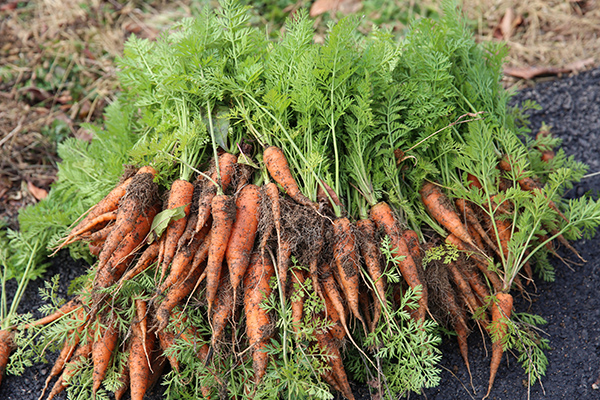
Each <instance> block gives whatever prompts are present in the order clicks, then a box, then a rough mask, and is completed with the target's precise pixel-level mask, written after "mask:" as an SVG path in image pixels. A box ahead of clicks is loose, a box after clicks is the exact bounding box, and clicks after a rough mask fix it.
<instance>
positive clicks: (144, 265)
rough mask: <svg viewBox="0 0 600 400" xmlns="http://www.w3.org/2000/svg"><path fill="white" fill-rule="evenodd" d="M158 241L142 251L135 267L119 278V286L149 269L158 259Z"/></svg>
mask: <svg viewBox="0 0 600 400" xmlns="http://www.w3.org/2000/svg"><path fill="white" fill-rule="evenodd" d="M158 246H159V244H158V242H156V241H155V242H152V244H150V246H148V247H146V250H144V252H143V253H142V255H141V256H140V258H139V259H138V260H137V262H136V263H135V265H134V266H133V268H131V269H129V270H128V271H127V272H126V273H125V274H124V275H123V276H122V277H121V279H119V288H120V287H121V286H123V283H125V282H127V281H129V280H131V279H133V278H135V277H136V276H138V275H139V274H141V273H142V272H144V271H145V270H147V269H148V268H149V267H150V266H151V265H152V263H154V262H155V261H156V257H158Z"/></svg>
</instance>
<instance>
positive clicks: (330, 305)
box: [321, 273, 352, 338]
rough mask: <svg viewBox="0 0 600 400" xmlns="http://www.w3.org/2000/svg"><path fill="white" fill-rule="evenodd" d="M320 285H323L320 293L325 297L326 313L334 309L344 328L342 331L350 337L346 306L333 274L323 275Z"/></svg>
mask: <svg viewBox="0 0 600 400" xmlns="http://www.w3.org/2000/svg"><path fill="white" fill-rule="evenodd" d="M321 285H322V286H323V289H322V293H323V299H325V305H326V306H327V307H326V310H327V313H328V314H329V313H330V312H333V311H335V313H336V314H337V316H338V318H339V321H340V324H341V326H342V328H343V329H344V332H346V335H348V337H349V338H351V337H352V335H351V334H350V330H349V329H348V322H347V320H346V315H347V314H346V308H345V307H344V302H343V299H342V295H341V294H340V292H339V290H338V288H337V285H336V283H335V279H334V277H333V274H331V273H329V274H326V275H325V276H323V277H322V279H321ZM332 310H333V311H332Z"/></svg>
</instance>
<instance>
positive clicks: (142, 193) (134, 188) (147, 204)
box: [98, 173, 158, 270]
mask: <svg viewBox="0 0 600 400" xmlns="http://www.w3.org/2000/svg"><path fill="white" fill-rule="evenodd" d="M153 180H154V175H153V174H152V173H143V174H140V173H138V174H136V175H135V176H134V177H133V178H132V180H131V183H130V184H129V186H128V187H127V193H125V196H123V198H122V199H121V202H120V203H119V209H118V212H117V219H116V221H115V228H114V229H113V230H112V231H111V233H110V235H109V236H108V237H107V238H106V241H105V243H104V246H103V247H102V251H101V252H100V256H99V257H98V259H99V265H98V270H101V269H102V268H103V267H104V265H105V264H106V263H107V262H108V261H109V260H110V259H111V257H112V256H113V253H114V251H115V250H116V248H117V247H118V246H119V245H120V244H121V242H122V241H123V239H124V238H125V236H127V235H128V234H129V233H130V232H132V231H135V230H136V229H135V228H136V225H137V224H139V223H143V219H144V218H146V217H147V216H148V213H149V210H153V209H154V207H153V206H154V205H155V203H156V200H158V185H157V184H156V183H154V182H153ZM154 215H156V213H154V214H153V215H152V216H151V217H152V218H149V220H150V223H152V219H153V218H154ZM149 228H150V225H148V229H149ZM146 233H147V232H146ZM144 236H145V234H144ZM136 239H137V240H138V243H141V241H142V240H143V239H144V237H141V238H140V237H138V238H136ZM120 256H121V257H122V256H123V254H121V255H120Z"/></svg>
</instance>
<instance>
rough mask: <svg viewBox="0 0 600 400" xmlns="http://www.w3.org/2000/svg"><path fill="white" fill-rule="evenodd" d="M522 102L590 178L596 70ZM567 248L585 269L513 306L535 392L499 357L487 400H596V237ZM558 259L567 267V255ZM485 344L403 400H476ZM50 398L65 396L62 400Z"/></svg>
mask: <svg viewBox="0 0 600 400" xmlns="http://www.w3.org/2000/svg"><path fill="white" fill-rule="evenodd" d="M525 100H534V101H536V102H537V103H538V104H540V105H541V107H542V110H540V111H532V112H531V113H530V115H531V123H532V125H531V128H532V131H533V132H537V130H538V129H539V127H540V125H541V123H542V122H545V123H546V124H548V125H551V126H552V132H553V134H555V135H557V136H559V137H561V138H562V139H563V148H564V149H565V151H566V152H567V153H568V154H572V155H574V156H575V158H576V159H577V160H579V161H583V162H585V163H586V164H588V165H589V166H590V172H596V171H600V140H599V139H600V69H596V70H592V71H587V72H585V73H581V74H580V75H577V76H573V77H569V78H565V79H561V80H555V81H551V82H545V83H540V84H538V85H536V86H535V87H534V88H532V89H525V90H522V91H521V92H519V93H518V94H517V95H516V96H515V98H514V100H513V101H514V103H515V104H518V103H521V102H523V101H525ZM586 192H591V193H592V194H593V196H594V197H596V198H597V197H598V192H600V175H599V176H596V177H591V178H586V179H584V180H583V181H582V182H581V183H580V184H579V185H577V186H576V187H575V188H574V189H573V190H572V191H571V193H569V196H572V197H577V196H581V195H582V194H583V193H586ZM575 248H576V249H577V250H578V251H579V252H580V253H581V255H582V256H583V257H584V258H585V259H586V260H587V261H588V262H587V263H585V264H582V265H565V264H563V263H561V262H560V261H558V260H557V261H556V262H555V263H554V264H555V267H556V281H555V282H551V283H547V282H537V288H536V289H537V290H535V289H533V288H531V289H528V290H530V291H531V292H532V293H531V296H532V298H533V301H532V302H531V303H529V302H528V301H526V300H525V299H523V298H520V297H517V299H516V310H517V311H520V312H522V311H527V312H530V313H533V314H537V315H540V316H542V317H543V318H545V319H546V320H547V321H548V323H547V324H546V325H545V326H544V327H543V329H544V331H545V332H546V333H547V337H548V339H549V340H550V346H551V350H548V351H547V353H546V354H547V356H548V359H549V366H548V371H547V374H546V377H545V378H544V379H543V382H542V384H543V386H541V385H540V384H536V385H535V386H533V387H531V388H530V389H529V390H528V388H527V385H526V382H527V377H526V375H525V374H524V372H523V369H522V368H521V366H520V365H519V364H518V363H517V362H516V359H515V357H513V356H510V357H506V356H505V357H504V358H503V362H502V365H501V367H500V370H499V372H498V375H497V377H496V382H495V384H494V389H493V391H492V395H491V396H490V397H489V398H490V399H493V400H513V399H528V398H530V399H532V400H535V399H544V400H559V399H560V400H563V399H582V400H583V399H600V391H598V390H593V389H592V387H591V386H592V383H593V382H594V381H595V380H596V379H597V378H598V375H599V374H600V236H597V237H595V238H594V239H592V240H580V241H578V242H576V243H575ZM560 253H561V254H562V255H563V256H564V257H566V258H568V259H571V260H573V259H574V257H573V256H572V255H571V254H568V253H567V252H564V251H561V252H560ZM84 271H85V266H83V265H82V264H81V263H77V262H73V261H72V260H71V259H70V258H69V257H68V255H67V253H65V252H62V253H59V255H58V256H57V257H55V259H54V260H53V264H52V266H51V267H50V268H49V269H48V272H47V274H46V276H47V277H51V276H53V275H55V274H57V273H60V274H61V283H62V290H63V293H62V294H63V295H66V288H67V287H68V283H69V282H70V281H71V280H72V279H73V278H75V277H76V276H79V275H81V274H82V273H83V272H84ZM41 285H42V282H41V281H36V282H33V283H32V284H30V286H29V289H28V292H27V294H26V296H25V298H24V299H23V301H22V303H21V306H20V312H26V311H31V310H34V309H36V308H37V307H38V306H39V303H40V300H39V297H38V295H37V288H38V287H40V286H41ZM11 289H12V290H11ZM7 293H14V288H12V287H9V288H7ZM9 296H10V295H9ZM485 336H486V335H482V334H481V333H479V332H477V331H475V332H473V333H472V334H471V336H470V338H469V348H470V362H471V370H472V371H473V387H471V385H470V383H469V377H468V374H467V372H466V368H465V367H464V363H463V361H462V358H461V357H460V354H459V352H458V349H457V346H456V344H455V341H454V340H453V339H447V338H445V339H444V341H443V344H442V353H443V359H442V362H441V367H442V368H443V370H442V374H441V378H442V381H441V384H440V386H439V387H437V388H434V389H430V390H426V391H425V393H424V394H423V395H420V396H417V395H414V394H412V395H411V396H410V398H412V399H423V400H425V399H427V400H429V399H432V400H433V399H435V400H454V399H471V398H473V399H481V398H482V397H483V396H484V395H485V392H486V389H487V381H488V375H489V353H488V352H489V351H490V343H489V341H488V340H485V344H486V346H485V347H484V346H483V341H484V339H483V338H484V337H485ZM486 349H487V350H486ZM486 351H487V352H486ZM50 368H51V367H50V365H48V364H39V365H34V366H33V367H30V368H28V369H27V370H26V372H25V374H24V375H23V376H7V377H5V379H4V381H3V383H2V386H1V387H0V400H2V399H7V400H13V399H14V400H34V399H37V398H38V396H39V394H40V391H41V388H42V386H43V382H44V380H45V377H46V374H47V373H48V372H49V370H50ZM364 393H365V390H364V388H356V394H357V397H360V398H362V399H366V398H368V397H367V396H365V395H364ZM528 396H529V397H528ZM161 397H162V396H161V390H160V388H159V387H158V388H155V389H154V390H153V392H152V393H150V394H149V395H148V396H147V398H149V399H160V398H161ZM58 398H59V399H64V398H66V396H65V395H64V394H63V395H61V396H59V397H58Z"/></svg>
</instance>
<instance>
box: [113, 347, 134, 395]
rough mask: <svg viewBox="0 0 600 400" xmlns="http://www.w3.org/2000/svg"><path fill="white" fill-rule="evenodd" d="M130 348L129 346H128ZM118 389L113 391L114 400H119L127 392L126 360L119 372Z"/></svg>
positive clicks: (127, 369)
mask: <svg viewBox="0 0 600 400" xmlns="http://www.w3.org/2000/svg"><path fill="white" fill-rule="evenodd" d="M130 347H131V346H130ZM119 383H120V385H119V387H118V388H117V390H116V391H115V400H121V399H122V398H123V396H125V393H127V391H128V390H129V360H127V361H126V362H125V363H124V364H123V366H122V369H121V370H120V371H119Z"/></svg>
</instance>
